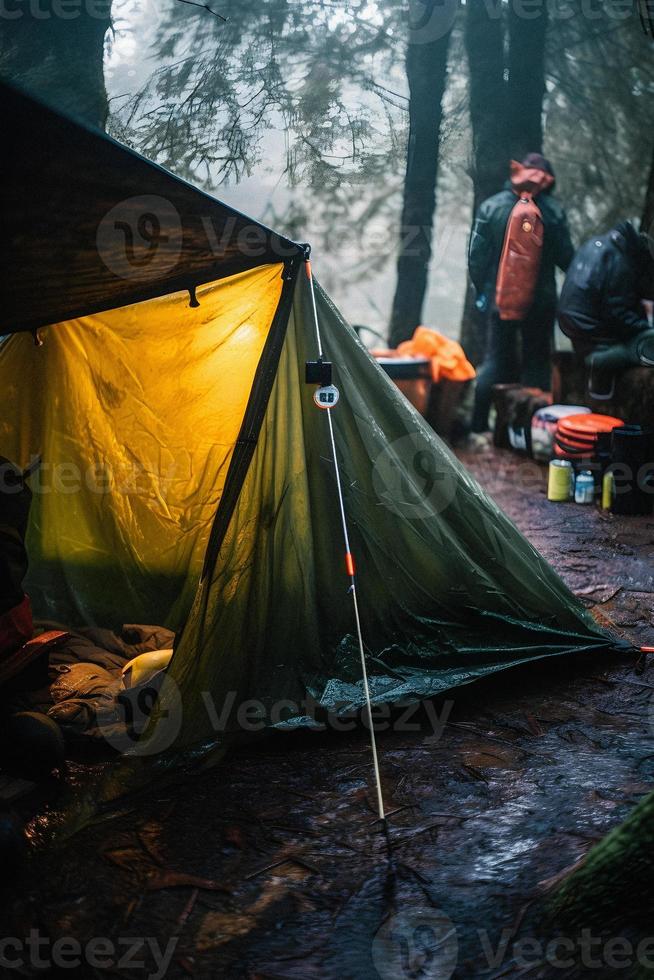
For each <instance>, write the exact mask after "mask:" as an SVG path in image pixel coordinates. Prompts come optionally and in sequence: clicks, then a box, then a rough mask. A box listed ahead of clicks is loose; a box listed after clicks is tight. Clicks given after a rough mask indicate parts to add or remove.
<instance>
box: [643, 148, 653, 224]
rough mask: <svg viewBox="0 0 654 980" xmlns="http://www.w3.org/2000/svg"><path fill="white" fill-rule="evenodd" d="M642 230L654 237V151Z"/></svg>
mask: <svg viewBox="0 0 654 980" xmlns="http://www.w3.org/2000/svg"><path fill="white" fill-rule="evenodd" d="M640 227H641V231H644V232H645V233H646V234H648V235H650V236H652V237H654V151H653V152H652V162H651V164H650V168H649V178H648V181H647V191H646V193H645V207H644V208H643V217H642V220H641V223H640Z"/></svg>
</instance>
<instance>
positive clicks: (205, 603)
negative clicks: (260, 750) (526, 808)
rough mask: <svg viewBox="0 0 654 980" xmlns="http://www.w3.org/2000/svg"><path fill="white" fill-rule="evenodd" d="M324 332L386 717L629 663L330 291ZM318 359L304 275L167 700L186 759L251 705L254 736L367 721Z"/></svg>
mask: <svg viewBox="0 0 654 980" xmlns="http://www.w3.org/2000/svg"><path fill="white" fill-rule="evenodd" d="M318 314H319V321H320V328H321V334H322V339H323V346H324V348H325V353H326V356H327V357H328V358H329V359H330V360H331V361H332V362H333V364H334V373H335V378H334V381H335V383H336V385H337V386H338V387H339V390H340V401H339V402H338V405H337V406H336V407H335V408H334V409H332V410H331V411H332V416H333V420H334V425H335V433H336V443H337V452H338V456H339V465H340V467H341V472H342V478H343V484H344V488H345V506H346V511H347V514H348V520H349V527H350V535H351V542H352V549H353V553H354V555H355V559H356V564H357V582H358V585H357V589H358V595H359V603H360V608H361V614H362V625H363V636H364V640H365V642H366V646H367V651H368V654H369V670H370V685H371V693H372V700H373V703H382V702H393V703H397V702H402V701H407V700H412V699H413V700H415V699H419V698H424V697H428V696H431V695H434V694H437V693H438V692H440V691H443V690H445V689H447V688H451V687H455V686H457V685H460V684H465V683H468V682H470V681H473V680H475V679H476V678H479V677H482V676H483V675H485V674H489V673H492V672H494V671H498V670H502V669H504V668H507V667H510V666H514V665H516V664H520V663H524V662H526V661H528V660H532V659H535V658H539V657H545V656H552V655H556V654H565V653H570V652H572V651H593V650H601V649H605V648H608V647H609V646H611V645H612V644H613V643H614V642H615V641H614V640H613V639H611V638H609V637H607V636H606V635H605V634H604V633H602V631H601V630H600V629H599V628H598V627H597V625H596V624H595V622H594V621H593V619H592V618H591V617H590V615H589V614H588V613H587V612H586V611H585V610H584V609H583V608H582V607H581V605H580V604H579V602H578V601H577V599H576V598H575V597H574V596H573V595H572V594H571V593H570V592H569V590H568V589H567V588H566V586H565V585H564V584H563V582H562V581H561V580H560V578H559V577H558V576H557V575H556V573H555V572H554V571H553V569H552V568H551V566H550V565H549V564H548V563H547V562H546V561H545V560H544V559H543V558H542V556H541V555H539V553H538V552H537V551H536V550H535V549H534V548H533V547H532V546H531V545H530V544H529V543H528V542H527V541H526V539H525V538H524V537H523V536H522V535H521V534H520V532H519V531H518V530H517V529H516V528H515V526H514V525H513V524H512V523H511V522H510V521H509V519H508V518H507V517H506V515H504V514H503V513H502V511H501V510H500V509H499V508H498V507H497V506H496V504H495V503H493V501H492V500H491V499H490V498H489V497H488V496H487V495H486V494H485V493H484V492H483V491H482V490H481V488H480V487H479V486H478V484H477V483H476V482H475V481H474V480H473V478H472V477H471V476H470V474H469V473H468V472H467V471H466V469H465V468H464V467H463V466H462V465H461V464H460V463H459V462H458V461H457V459H456V458H455V457H454V455H453V454H452V453H451V452H450V450H449V449H448V448H447V447H446V446H445V445H444V443H443V442H442V441H441V440H440V439H439V438H438V437H437V436H436V435H435V434H434V432H433V431H432V430H431V429H430V427H429V426H428V425H427V424H426V422H425V421H424V420H423V419H422V417H421V416H420V415H419V414H418V413H417V412H416V411H415V410H414V409H413V408H412V407H411V406H410V405H409V403H408V402H407V401H406V400H405V399H404V398H403V396H402V395H401V394H400V393H399V392H398V391H397V389H396V388H395V386H394V385H393V384H392V383H391V382H390V381H389V380H388V379H387V377H386V376H385V375H384V373H383V372H382V371H381V369H380V368H379V367H378V365H377V364H376V363H375V362H374V361H373V360H372V359H371V357H370V355H369V354H368V352H367V351H366V349H365V348H364V347H363V346H362V345H361V343H360V342H359V340H358V338H357V337H356V335H355V333H354V332H353V331H352V330H351V328H349V327H348V326H347V324H346V323H345V322H344V320H343V318H342V317H341V316H340V314H339V313H338V311H337V310H336V308H335V307H334V306H333V304H332V303H331V302H330V300H329V298H328V297H327V296H326V295H325V293H324V292H322V291H321V290H319V291H318ZM316 354H317V348H316V341H315V334H314V327H313V323H312V315H311V304H310V295H309V285H308V282H307V280H306V278H305V277H304V276H303V275H300V276H299V278H298V280H297V284H296V287H295V293H294V300H293V309H292V313H291V315H290V317H289V321H288V327H287V329H286V335H285V340H284V344H283V348H282V350H281V356H280V359H279V364H278V367H277V371H276V375H275V379H274V383H273V386H272V390H271V393H270V398H269V401H268V405H267V409H266V413H265V417H264V419H263V424H262V427H261V431H260V433H259V436H258V439H257V444H256V449H255V451H254V455H253V458H252V461H251V463H250V467H249V469H248V472H247V475H246V477H245V481H244V483H243V485H242V489H241V492H240V495H239V498H238V502H237V503H236V506H235V510H234V512H233V514H232V516H231V520H230V522H229V524H228V526H227V527H225V528H223V529H222V531H221V533H222V539H221V540H220V541H219V542H216V541H215V539H214V541H213V543H212V544H213V549H214V554H213V555H212V558H211V561H210V563H208V565H207V566H205V575H204V578H203V580H202V581H201V583H200V585H199V588H198V592H197V594H196V598H195V602H194V605H193V608H192V610H191V613H190V616H189V619H188V622H187V624H186V626H185V628H184V630H183V633H182V636H181V640H180V642H179V644H178V647H177V649H176V652H175V655H174V657H173V660H172V663H171V666H170V670H169V680H170V685H169V686H168V687H167V688H165V689H164V692H163V695H162V705H161V707H162V711H161V715H160V719H164V720H163V721H161V720H160V724H161V725H162V726H163V727H164V728H165V729H167V730H171V729H170V726H172V728H174V729H175V737H176V741H177V743H178V744H186V745H190V744H193V743H196V742H199V741H200V740H204V739H211V738H214V737H220V735H221V734H223V733H225V732H231V731H237V730H238V729H239V727H241V726H242V724H243V716H242V715H240V716H239V712H238V709H239V706H242V705H243V704H244V703H245V702H249V701H256V702H257V703H256V704H254V703H253V704H251V705H250V715H249V720H250V722H255V721H257V720H259V722H260V724H261V725H262V726H263V725H266V726H267V725H275V726H277V727H280V726H281V727H292V726H294V725H302V724H312V722H313V715H312V714H311V713H308V714H307V712H306V710H304V709H305V707H306V701H307V695H310V696H311V698H313V699H314V700H315V701H316V702H318V704H319V705H320V706H321V707H322V708H323V709H326V710H327V711H331V712H336V713H340V712H343V711H347V710H351V709H356V708H358V707H360V706H362V705H363V703H364V692H363V686H362V679H361V673H360V664H359V659H358V648H357V645H356V642H355V639H354V635H353V634H354V614H353V608H352V602H351V599H350V597H349V594H348V588H349V579H348V577H347V575H346V569H345V564H344V548H343V541H342V533H341V526H340V521H339V512H338V501H337V494H336V484H335V475H334V467H333V462H332V459H331V451H330V448H329V440H328V431H327V419H326V417H325V414H324V412H322V411H321V410H319V409H318V408H316V407H315V405H314V403H313V400H312V390H311V388H310V387H308V386H307V385H306V384H305V383H304V365H305V361H307V360H309V359H313V358H315V357H316ZM211 550H212V549H211V547H210V551H211ZM257 712H258V714H257ZM218 718H219V719H220V723H219V724H218V725H217V724H216V722H217V719H218ZM162 738H163V741H164V742H166V732H165V731H164V732H163V733H162Z"/></svg>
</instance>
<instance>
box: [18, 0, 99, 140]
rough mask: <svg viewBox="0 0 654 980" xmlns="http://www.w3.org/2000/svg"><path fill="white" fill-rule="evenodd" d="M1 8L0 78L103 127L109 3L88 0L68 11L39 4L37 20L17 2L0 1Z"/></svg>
mask: <svg viewBox="0 0 654 980" xmlns="http://www.w3.org/2000/svg"><path fill="white" fill-rule="evenodd" d="M5 7H6V10H5V19H4V24H3V28H2V35H1V37H0V72H1V73H2V75H3V76H4V77H5V78H6V79H8V80H9V81H11V82H14V83H15V84H16V85H18V86H20V87H21V88H23V89H25V91H26V92H28V94H30V95H34V96H36V97H37V98H40V99H42V100H43V101H44V102H48V103H49V104H50V105H52V106H54V107H55V108H56V109H60V110H61V111H62V112H65V113H68V114H69V115H71V116H73V117H75V118H77V119H81V120H83V121H84V122H87V123H91V124H92V125H94V126H98V127H100V128H101V129H104V127H105V125H106V121H107V113H108V103H107V92H106V89H105V84H104V70H103V62H104V40H105V36H106V34H107V31H108V30H109V28H110V27H111V0H88V2H85V3H81V4H79V5H78V6H74V9H73V7H70V9H68V8H67V7H66V5H65V4H63V5H62V4H60V3H55V2H54V0H41V2H40V4H39V5H38V11H39V16H36V14H32V13H31V10H32V8H31V7H30V6H29V5H25V4H24V3H22V0H6V2H5ZM35 9H36V8H35ZM62 14H63V15H64V16H62Z"/></svg>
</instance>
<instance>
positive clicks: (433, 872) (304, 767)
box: [0, 453, 654, 980]
mask: <svg viewBox="0 0 654 980" xmlns="http://www.w3.org/2000/svg"><path fill="white" fill-rule="evenodd" d="M465 462H466V463H467V464H468V465H469V466H470V467H471V469H472V470H473V471H474V472H475V474H476V475H477V476H478V478H479V479H480V480H481V482H482V483H483V484H484V485H485V486H486V487H487V488H488V489H489V490H490V492H491V493H492V494H493V495H494V496H495V497H496V499H497V500H498V502H499V503H500V505H501V506H502V507H503V508H504V509H505V510H506V511H507V512H508V513H509V515H510V516H511V518H512V519H513V520H514V521H515V523H516V524H517V525H518V526H519V527H520V528H521V530H522V531H523V532H524V533H525V534H526V535H527V536H528V537H529V538H530V539H531V540H532V541H533V542H534V543H535V544H536V545H537V546H538V547H539V548H540V549H541V550H542V551H543V553H544V554H545V556H546V557H547V558H548V559H549V560H550V561H551V562H552V563H553V564H554V566H555V567H556V568H557V569H558V571H559V573H560V574H561V575H562V576H563V578H564V579H565V580H566V581H567V582H568V584H569V585H570V586H571V588H572V589H573V590H574V591H575V592H577V594H578V595H580V596H581V597H582V599H583V601H584V602H585V603H586V604H587V605H589V606H593V607H594V609H595V610H596V611H597V613H598V614H599V615H600V616H603V617H605V619H606V621H607V623H608V622H610V623H613V624H615V627H616V628H617V629H618V630H619V631H620V632H621V633H622V635H624V636H626V637H628V638H630V639H632V640H633V641H634V642H635V643H637V644H652V645H654V619H653V618H652V616H653V614H652V610H651V597H652V593H654V560H653V559H654V519H644V518H638V519H630V520H627V519H618V518H615V517H612V516H610V515H605V514H603V513H601V512H599V511H597V510H595V509H594V508H593V507H580V506H576V505H574V504H563V505H560V504H559V505H552V504H548V502H547V501H546V499H545V494H544V486H545V470H544V468H541V467H538V466H536V465H535V464H533V463H523V462H521V461H520V459H519V458H518V457H516V456H514V455H511V454H510V453H494V454H492V455H488V456H474V457H468V458H466V459H465ZM653 695H654V669H652V668H651V667H648V666H647V665H645V667H644V669H643V666H642V665H641V666H640V667H639V668H637V665H636V658H635V657H634V658H631V657H624V658H621V659H617V658H601V659H598V658H593V659H592V660H590V659H588V658H584V659H579V658H578V659H577V660H575V661H570V660H568V661H566V662H563V663H562V662H558V661H553V662H551V663H541V664H537V665H533V666H530V667H528V668H520V669H518V670H515V671H513V672H511V673H505V674H502V675H499V676H498V677H495V678H491V679H490V680H486V681H483V682H480V683H477V684H474V685H470V686H469V687H467V688H465V689H462V690H460V691H455V692H452V694H451V695H450V696H449V697H448V698H443V699H441V700H439V701H434V702H433V703H430V704H428V705H427V706H425V707H424V708H423V709H421V711H420V712H419V713H415V714H412V715H411V716H410V717H406V716H404V717H401V716H398V717H396V718H395V719H394V724H393V726H392V727H391V728H390V729H389V730H386V731H384V732H382V733H380V735H379V747H380V754H381V760H382V762H381V765H382V775H383V782H384V786H385V795H386V803H387V808H388V809H389V810H390V811H391V818H390V821H389V822H390V840H391V845H392V854H393V866H392V873H389V864H388V860H387V850H386V842H385V839H384V837H383V835H382V833H381V831H380V827H379V825H378V824H377V823H375V804H374V790H373V785H372V780H371V767H370V754H369V747H368V740H367V734H366V732H365V731H363V730H360V729H359V730H356V731H354V732H350V733H346V734H338V735H335V734H318V733H313V734H312V733H306V732H305V733H302V734H298V735H294V736H281V735H280V736H276V737H273V738H270V739H267V740H266V741H262V742H261V743H260V744H258V745H256V746H254V747H250V748H248V749H244V750H241V751H240V752H239V753H237V754H233V755H231V756H230V757H229V758H228V759H227V760H226V761H225V762H224V763H223V764H222V765H221V766H220V767H219V768H217V769H214V770H212V771H210V772H208V773H207V774H205V775H203V776H201V777H196V778H194V779H193V780H190V781H188V782H186V783H185V784H181V785H179V784H178V785H176V786H174V787H167V788H165V789H162V790H160V791H159V792H158V793H154V794H152V793H150V794H149V795H148V798H147V799H146V800H141V801H139V802H138V803H137V804H136V805H135V807H134V809H133V810H131V811H130V812H126V813H123V814H122V815H120V814H119V815H115V814H114V815H112V817H111V819H107V820H104V821H103V822H99V823H96V824H95V825H93V826H91V827H89V828H88V829H87V830H85V831H84V832H82V833H81V834H79V835H77V836H76V837H75V838H74V839H73V840H72V841H71V842H69V843H68V844H67V845H66V846H65V847H64V848H63V849H60V850H57V849H54V850H53V849H48V850H47V851H46V852H45V853H44V852H37V853H36V854H35V855H34V856H33V859H32V862H31V865H30V867H29V869H28V871H27V873H26V874H24V875H23V876H22V877H21V879H20V880H18V881H16V882H13V883H12V884H11V888H10V889H9V891H8V892H7V893H6V894H7V896H8V897H9V896H10V897H11V904H10V905H9V904H8V905H7V907H6V908H5V913H4V915H3V919H4V921H3V923H2V928H1V934H2V935H6V936H12V937H27V936H29V933H30V929H38V930H39V933H40V935H41V936H42V937H48V938H49V944H45V945H43V946H42V948H41V949H40V950H39V955H40V956H41V957H42V959H43V960H44V961H46V962H47V961H48V957H49V958H50V960H53V959H57V958H58V959H59V960H61V955H60V954H59V953H58V954H57V956H55V955H54V954H53V947H52V943H53V942H54V941H55V940H56V939H61V938H63V937H74V938H75V939H76V940H77V941H78V942H80V943H81V944H82V954H81V958H82V960H83V963H82V965H81V966H80V967H79V968H78V969H75V968H71V967H69V966H66V967H62V969H61V970H60V971H59V972H56V971H55V972H52V971H51V972H50V973H48V971H47V970H45V972H44V970H43V969H42V970H41V971H38V970H37V969H36V968H35V967H34V966H33V963H34V960H33V958H32V957H33V954H32V952H31V951H28V950H27V948H26V947H24V946H23V947H21V948H20V949H19V952H18V953H16V952H15V950H14V949H13V948H12V950H11V955H12V956H13V957H14V958H16V957H18V958H19V959H20V958H22V962H23V963H24V973H23V975H27V976H31V975H39V976H43V975H57V976H68V977H72V976H80V977H96V976H97V977H100V976H102V977H104V976H111V975H118V976H124V977H145V976H148V975H149V976H163V975H166V976H168V977H186V976H195V977H201V978H212V977H220V978H222V977H225V978H232V977H233V978H248V980H264V978H276V980H281V978H298V980H300V978H306V980H312V978H325V980H330V978H334V980H336V978H353V980H355V978H356V980H359V978H362V980H368V978H370V980H374V978H376V977H378V976H381V977H382V980H391V978H392V980H395V978H403V977H407V978H409V977H413V978H419V977H420V978H436V980H447V978H449V977H450V976H453V977H455V978H468V977H478V976H479V977H496V978H499V977H507V976H518V975H519V976H537V975H538V976H544V977H547V976H562V975H564V973H565V971H564V970H563V969H562V968H561V967H560V964H557V963H554V964H553V965H552V964H551V963H549V961H548V956H550V955H551V954H550V952H548V951H547V950H544V949H543V948H542V947H541V948H539V947H534V948H529V949H527V950H525V949H524V948H520V947H519V946H516V942H519V941H520V939H522V938H524V936H525V935H527V934H528V933H529V930H530V927H531V923H532V921H533V918H534V910H535V909H536V910H537V909H538V900H539V898H540V897H541V896H542V895H543V893H544V892H546V891H547V888H548V882H549V881H550V879H552V878H553V877H554V876H556V875H557V874H559V873H560V872H562V871H564V870H565V869H567V868H569V867H571V866H572V865H573V864H574V863H575V862H576V861H577V860H578V859H579V858H580V857H582V856H583V854H584V853H585V852H586V851H587V850H588V848H589V847H590V846H592V845H593V844H594V843H595V842H596V841H597V840H598V839H599V838H601V837H602V836H603V835H604V834H605V833H606V832H607V831H608V830H609V829H610V828H611V827H613V826H615V825H616V824H617V823H619V822H620V821H621V820H622V819H623V818H624V817H625V815H626V814H627V813H628V812H629V810H630V808H631V807H633V805H634V803H635V802H637V801H638V800H639V799H640V798H641V797H642V795H643V794H644V793H646V792H647V791H648V789H649V788H650V787H651V786H652V785H654V756H652V728H651V721H652V719H654V710H652V709H653V708H654V701H653V700H652V696H653ZM32 829H33V831H34V833H35V834H37V835H38V830H39V828H38V824H36V825H35V826H34V827H33V828H32ZM389 913H391V915H390V918H389ZM430 936H431V937H432V939H433V937H434V936H437V937H438V939H439V942H438V948H436V947H435V946H434V945H433V943H431V940H430V939H429V937H430ZM425 937H427V938H425ZM94 939H95V941H96V942H95V945H94V946H92V947H90V949H91V952H89V947H88V946H87V944H88V943H89V941H92V940H94ZM102 939H105V940H107V943H106V944H105V946H102V945H101V944H100V946H99V947H98V943H97V940H102ZM139 940H140V941H141V944H140V945H141V948H140V949H138V948H137V946H138V941H139ZM135 943H136V945H135ZM430 943H431V945H430ZM64 949H65V947H64ZM98 950H99V952H98ZM2 952H3V951H2V950H0V956H1V955H2ZM4 952H6V950H5V951H4ZM599 956H600V960H599V968H596V969H594V971H593V973H592V975H594V976H604V975H612V971H611V969H610V968H609V966H607V965H606V964H605V963H604V962H603V961H602V959H601V957H602V952H601V949H600V952H599ZM162 957H163V960H164V962H163V964H162V965H160V966H159V967H158V966H157V962H159V963H160V964H161V959H162ZM73 960H75V955H74V950H73V953H69V962H72V961H73ZM164 968H165V969H164ZM620 972H621V974H622V975H623V976H625V975H628V971H627V972H626V971H625V970H624V969H622V970H620ZM8 975H14V976H15V975H16V973H15V972H12V973H10V974H8ZM580 975H581V974H580ZM589 975H590V974H589Z"/></svg>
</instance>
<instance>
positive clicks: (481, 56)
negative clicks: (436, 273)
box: [461, 0, 509, 364]
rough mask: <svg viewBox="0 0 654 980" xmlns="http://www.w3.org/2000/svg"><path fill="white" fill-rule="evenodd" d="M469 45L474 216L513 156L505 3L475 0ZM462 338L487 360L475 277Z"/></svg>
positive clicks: (469, 11)
mask: <svg viewBox="0 0 654 980" xmlns="http://www.w3.org/2000/svg"><path fill="white" fill-rule="evenodd" d="M465 46H466V53H467V55H468V73H469V103H470V123H471V127H472V168H471V171H472V172H471V176H472V189H473V218H474V215H475V214H476V213H477V208H478V207H479V205H480V204H481V202H482V201H484V200H485V199H486V198H487V197H490V196H491V195H492V194H496V193H497V191H499V190H500V189H501V187H502V185H503V183H504V181H505V180H506V174H507V161H508V157H509V149H508V125H507V118H506V113H507V98H506V82H505V79H504V27H503V23H502V12H501V7H500V6H499V5H496V6H495V7H493V5H492V4H488V3H486V2H484V0H469V2H468V4H467V7H466V21H465ZM461 343H462V344H463V347H464V349H465V351H466V354H467V356H468V358H469V360H470V361H471V362H472V363H473V364H479V363H480V361H481V360H483V356H484V346H485V319H484V317H483V316H482V315H481V314H480V313H479V311H478V310H477V308H476V307H475V290H474V287H473V285H472V283H471V282H470V280H468V282H467V286H466V297H465V303H464V307H463V316H462V318H461Z"/></svg>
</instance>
